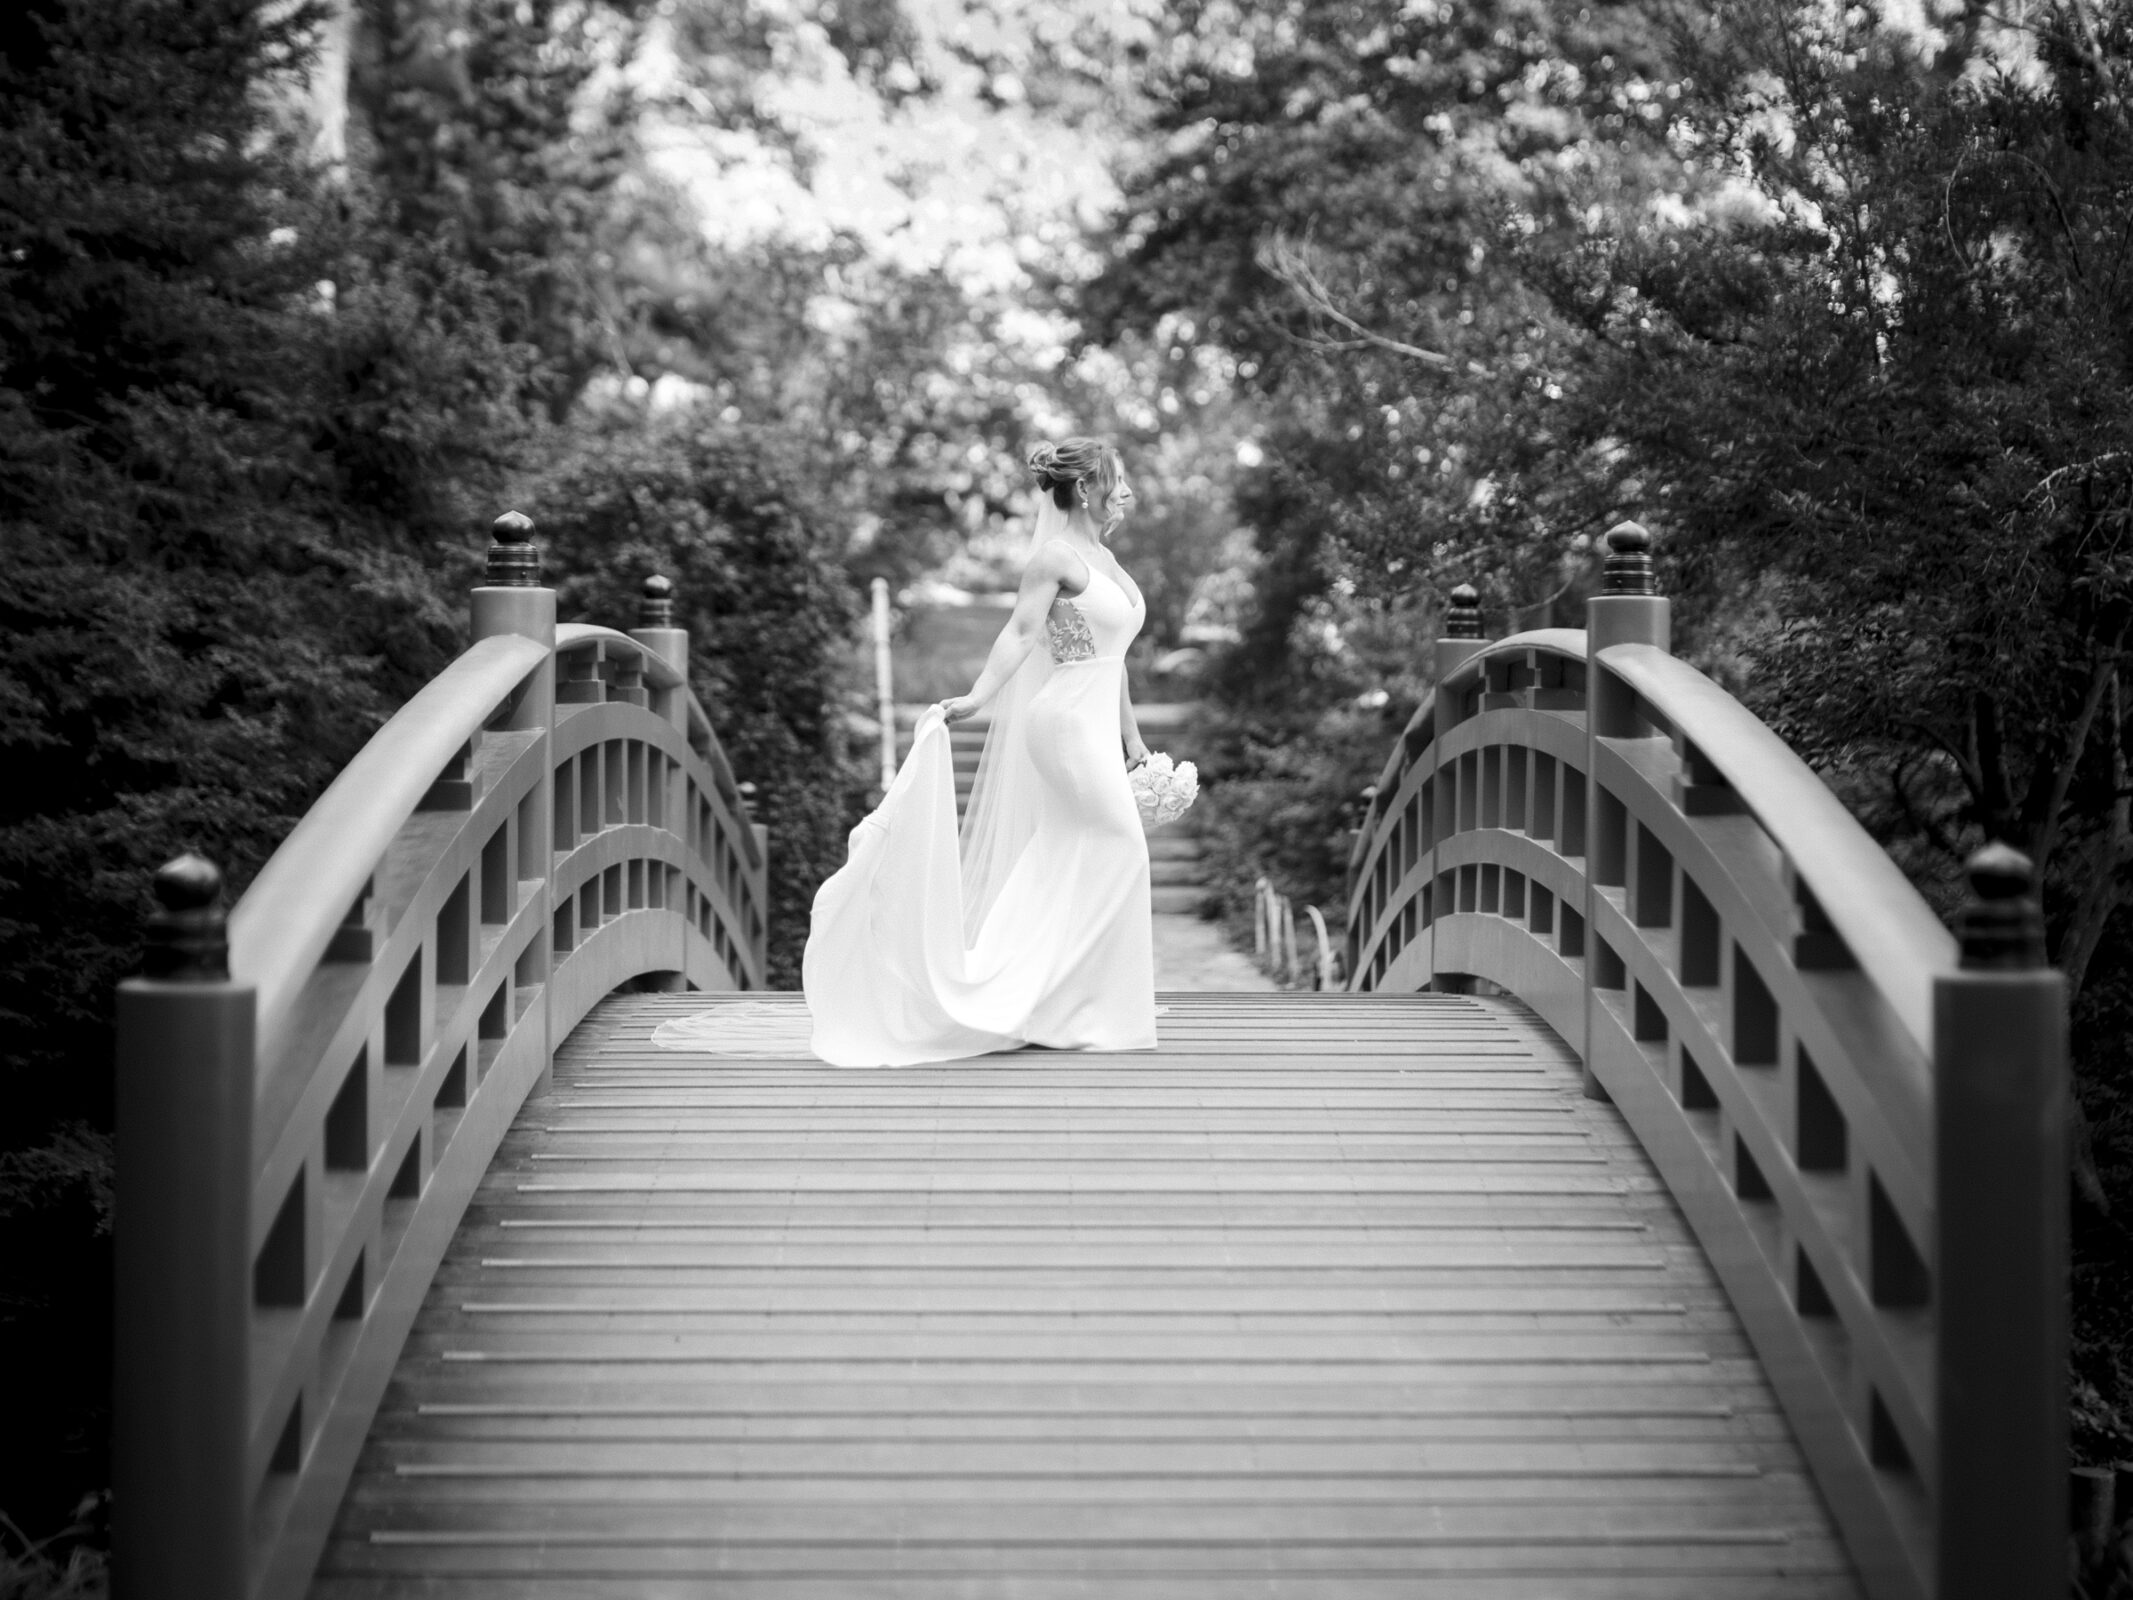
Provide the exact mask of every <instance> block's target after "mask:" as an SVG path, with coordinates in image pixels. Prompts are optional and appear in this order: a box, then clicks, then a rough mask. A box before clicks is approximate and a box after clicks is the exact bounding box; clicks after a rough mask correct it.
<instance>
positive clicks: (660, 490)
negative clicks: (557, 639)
mask: <svg viewBox="0 0 2133 1600" xmlns="http://www.w3.org/2000/svg"><path fill="white" fill-rule="evenodd" d="M798 467H799V464H798V463H796V462H794V461H793V460H792V459H791V458H790V456H789V455H787V454H786V453H785V452H784V449H783V446H782V444H781V441H779V440H778V439H777V438H776V436H775V435H769V434H766V433H764V432H763V431H760V430H751V429H746V428H741V427H733V426H722V425H719V424H718V423H716V422H715V421H713V420H711V419H707V418H704V417H703V416H702V415H701V414H700V413H698V414H685V415H683V416H681V417H677V418H673V419H669V420H668V421H666V422H664V423H658V424H653V425H651V426H649V427H645V428H642V429H638V430H632V431H630V432H620V431H618V432H615V433H611V434H605V435H598V434H596V435H592V436H589V437H587V438H586V439H585V440H584V441H583V442H582V443H581V444H580V445H579V446H578V447H577V449H576V450H575V451H573V452H572V453H571V455H570V456H569V457H567V458H566V459H565V460H563V461H562V462H560V463H559V464H558V465H557V467H556V468H555V469H553V470H552V471H551V472H549V473H547V474H545V475H544V476H543V477H541V478H540V479H539V480H537V481H535V482H533V483H532V484H531V485H529V488H528V491H527V503H528V504H531V505H535V506H538V507H539V508H540V522H541V539H542V543H543V544H544V546H545V553H546V555H547V559H548V563H549V566H550V569H551V573H552V576H553V578H554V581H555V583H556V587H557V599H558V605H559V607H560V608H561V611H562V614H563V615H564V616H566V617H570V616H582V617H584V618H587V619H588V620H600V619H613V618H616V617H627V616H629V615H631V614H632V613H633V611H634V608H635V605H636V601H637V596H638V593H639V590H640V585H641V584H642V583H643V581H644V578H645V576H646V575H647V574H648V573H652V572H659V573H663V574H665V575H666V576H668V577H670V578H671V579H673V581H674V584H675V590H676V593H675V617H676V620H677V623H678V625H679V626H682V627H685V628H687V629H689V630H690V666H691V668H692V679H693V686H694V688H695V689H696V692H697V694H698V695H699V697H701V699H702V700H703V703H704V705H705V707H706V708H707V710H708V712H709V715H710V717H711V720H712V723H713V725H714V726H715V727H716V728H717V730H718V735H719V741H720V743H721V745H722V746H723V747H724V749H725V751H726V755H727V758H728V759H729V760H730V761H731V763H732V765H733V769H734V773H735V775H736V777H738V778H739V779H740V780H742V781H744V782H749V783H753V784H754V785H755V789H756V796H755V800H754V802H753V811H754V814H755V816H756V819H757V820H758V821H761V822H764V823H766V824H767V825H768V826H769V828H770V833H771V839H770V890H769V902H770V903H769V905H768V906H767V907H766V909H765V913H764V916H765V921H766V923H767V925H768V931H769V946H770V949H769V982H770V985H771V986H772V987H774V988H787V989H789V988H797V987H798V986H799V972H800V952H801V949H802V947H803V946H804V945H805V943H806V940H807V927H808V911H809V908H810V906H811V905H812V904H813V901H814V893H815V889H816V887H817V885H819V884H820V883H821V882H822V880H823V879H824V878H825V877H827V876H828V875H829V874H830V873H831V872H833V871H835V870H836V868H837V867H839V866H841V865H842V864H843V861H844V844H845V835H846V833H847V832H848V831H849V830H850V828H851V827H852V825H853V823H855V822H856V821H857V820H858V814H859V810H858V802H859V800H860V797H861V795H862V794H863V792H864V784H865V775H864V772H863V770H861V768H860V766H859V764H858V763H855V762H854V761H852V760H851V758H850V753H849V752H848V750H847V748H846V740H845V737H844V724H843V720H842V717H841V715H840V714H839V706H840V694H839V691H840V689H841V687H842V678H843V665H844V661H843V657H844V653H845V652H844V646H845V642H846V640H847V639H848V638H849V637H850V635H851V631H852V629H853V627H854V626H855V625H856V623H857V620H858V615H859V604H858V599H857V596H856V595H855V593H854V591H853V589H852V587H851V584H850V583H849V581H848V580H847V579H846V577H845V575H844V571H843V568H842V566H841V564H840V562H839V555H840V551H839V550H838V544H839V541H838V540H837V539H836V538H835V537H833V535H832V529H831V527H828V526H825V524H824V523H823V522H822V521H821V520H820V516H819V511H818V509H817V508H816V507H813V506H811V505H810V504H809V503H808V501H807V498H806V490H805V489H804V488H803V487H802V486H801V483H800V473H799V470H798Z"/></svg>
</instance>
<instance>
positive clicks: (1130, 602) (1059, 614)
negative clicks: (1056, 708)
mask: <svg viewBox="0 0 2133 1600" xmlns="http://www.w3.org/2000/svg"><path fill="white" fill-rule="evenodd" d="M1082 564H1083V565H1084V566H1085V567H1087V568H1088V570H1089V581H1088V583H1087V585H1086V586H1085V587H1084V588H1083V589H1082V591H1081V593H1080V594H1077V595H1074V596H1071V597H1069V596H1067V595H1064V594H1062V595H1060V596H1059V598H1058V599H1056V600H1054V601H1053V602H1052V609H1051V612H1050V614H1049V615H1048V616H1046V618H1045V619H1044V642H1045V645H1046V647H1047V648H1048V649H1049V650H1050V651H1051V653H1052V659H1053V660H1054V661H1057V662H1062V663H1063V662H1068V661H1093V660H1099V659H1102V658H1106V657H1111V658H1116V657H1119V656H1123V655H1124V654H1125V653H1126V646H1128V645H1129V644H1131V643H1132V642H1133V636H1134V635H1135V634H1137V633H1139V632H1140V631H1141V623H1142V622H1144V621H1145V620H1146V619H1147V616H1148V606H1147V602H1146V601H1144V600H1142V598H1141V597H1140V594H1139V593H1138V592H1137V591H1136V592H1132V593H1129V592H1128V591H1127V590H1126V588H1125V586H1124V585H1123V584H1121V583H1120V582H1119V581H1118V580H1117V579H1116V578H1114V577H1112V576H1111V575H1110V574H1109V573H1108V572H1104V571H1101V570H1099V569H1098V568H1097V566H1096V564H1095V563H1094V562H1092V561H1084V562H1083V563H1082Z"/></svg>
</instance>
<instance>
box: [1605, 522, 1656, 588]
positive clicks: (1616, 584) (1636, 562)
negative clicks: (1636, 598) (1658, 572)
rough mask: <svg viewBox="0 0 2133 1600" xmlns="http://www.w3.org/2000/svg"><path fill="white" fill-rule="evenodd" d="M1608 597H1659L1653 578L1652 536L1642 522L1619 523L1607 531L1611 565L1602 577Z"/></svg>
mask: <svg viewBox="0 0 2133 1600" xmlns="http://www.w3.org/2000/svg"><path fill="white" fill-rule="evenodd" d="M1601 589H1602V591H1603V592H1604V593H1607V594H1654V595H1655V594H1657V593H1658V592H1659V585H1658V584H1657V583H1656V582H1655V581H1654V580H1653V577H1652V536H1651V535H1650V534H1649V533H1647V532H1646V531H1645V528H1644V525H1643V524H1642V523H1640V522H1618V523H1616V524H1615V525H1614V526H1613V527H1612V528H1609V529H1608V530H1607V565H1606V568H1605V569H1604V571H1603V574H1602V577H1601Z"/></svg>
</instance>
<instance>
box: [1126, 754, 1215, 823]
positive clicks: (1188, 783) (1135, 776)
mask: <svg viewBox="0 0 2133 1600" xmlns="http://www.w3.org/2000/svg"><path fill="white" fill-rule="evenodd" d="M1126 776H1127V782H1128V783H1129V784H1131V785H1132V788H1133V803H1134V804H1135V805H1136V806H1138V807H1139V808H1140V813H1141V826H1142V827H1143V828H1149V829H1153V828H1160V827H1161V826H1162V825H1163V824H1164V823H1166V822H1175V821H1177V820H1178V818H1180V817H1182V816H1183V815H1185V813H1186V811H1187V810H1189V809H1190V808H1191V806H1192V803H1193V801H1195V800H1196V799H1198V798H1199V795H1200V769H1199V768H1198V767H1195V766H1194V765H1193V764H1192V763H1191V762H1190V761H1179V762H1176V763H1173V762H1172V761H1171V759H1170V757H1168V756H1166V755H1164V754H1163V753H1162V752H1161V751H1157V752H1156V753H1154V754H1153V755H1151V756H1149V757H1148V759H1147V760H1146V761H1143V762H1142V763H1141V764H1140V765H1139V766H1137V767H1135V768H1134V769H1133V770H1132V771H1131V772H1130V773H1128V774H1127V775H1126Z"/></svg>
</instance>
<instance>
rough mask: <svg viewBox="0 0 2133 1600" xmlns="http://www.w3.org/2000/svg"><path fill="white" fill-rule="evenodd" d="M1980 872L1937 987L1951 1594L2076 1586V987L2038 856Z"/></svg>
mask: <svg viewBox="0 0 2133 1600" xmlns="http://www.w3.org/2000/svg"><path fill="white" fill-rule="evenodd" d="M1969 875H1970V886H1971V890H1972V893H1973V899H1972V901H1971V903H1970V905H1969V907H1968V908H1967V909H1966V910H1965V911H1964V912H1963V913H1962V915H1961V916H1960V918H1959V919H1958V923H1957V928H1956V932H1957V935H1958V937H1959V938H1960V940H1961V942H1962V967H1961V970H1960V971H1959V972H1956V973H1954V974H1952V975H1950V976H1948V977H1944V978H1940V979H1938V980H1936V981H1935V983H1934V986H1933V1086H1934V1122H1935V1142H1936V1146H1937V1161H1938V1172H1939V1185H1938V1196H1937V1202H1938V1203H1937V1207H1936V1217H1937V1227H1938V1230H1939V1232H1938V1238H1937V1239H1936V1240H1934V1241H1933V1250H1934V1270H1935V1277H1936V1280H1937V1281H1936V1284H1935V1288H1936V1291H1937V1297H1938V1300H1939V1312H1940V1352H1939V1354H1940V1360H1939V1374H1938V1380H1939V1437H1938V1440H1937V1441H1936V1442H1937V1445H1938V1449H1939V1454H1940V1460H1939V1473H1938V1480H1939V1481H1938V1486H1937V1493H1936V1502H1937V1503H1936V1508H1935V1509H1936V1512H1937V1518H1936V1522H1937V1526H1938V1530H1939V1538H1938V1546H1939V1549H1938V1562H1939V1574H1940V1581H1939V1586H1938V1594H1939V1596H1940V1600H2001V1597H2005V1596H2010V1595H2051V1594H2061V1593H2064V1592H2065V1587H2066V1536H2067V1521H2066V1518H2067V1496H2068V1487H2067V1392H2066V1358H2067V1327H2066V1294H2067V1193H2066V1184H2067V1167H2066V1162H2067V1156H2066V1123H2067V1067H2066V980H2065V978H2064V977H2062V976H2061V975H2060V974H2059V973H2057V972H2054V971H2052V970H2051V969H2050V968H2048V967H2046V966H2045V964H2044V917H2043V913H2042V912H2041V911H2040V910H2039V909H2038V906H2037V901H2036V897H2035V888H2034V882H2033V872H2032V868H2031V865H2030V862H2029V859H2028V858H2027V857H2026V856H2024V855H2022V854H2021V853H2020V852H2018V851H2016V850H2013V849H2010V848H2009V847H2007V846H2006V845H2003V844H1994V845H1988V846H1986V847H1985V848H1984V849H1983V850H1980V851H1979V852H1978V853H1977V854H1976V855H1974V856H1972V857H1971V858H1970V864H1969ZM1921 1242H1922V1243H1923V1242H1924V1241H1921Z"/></svg>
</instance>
